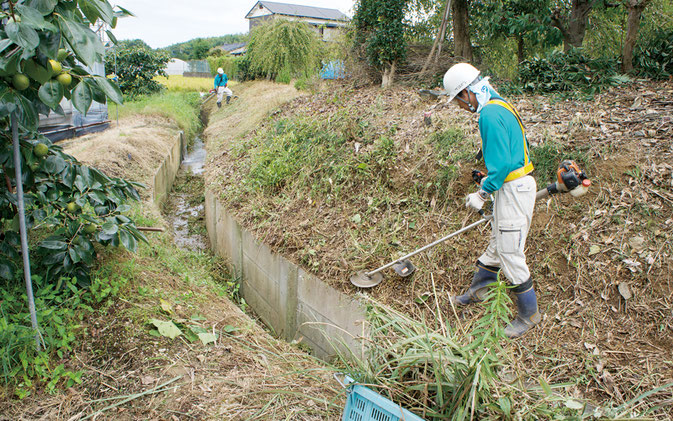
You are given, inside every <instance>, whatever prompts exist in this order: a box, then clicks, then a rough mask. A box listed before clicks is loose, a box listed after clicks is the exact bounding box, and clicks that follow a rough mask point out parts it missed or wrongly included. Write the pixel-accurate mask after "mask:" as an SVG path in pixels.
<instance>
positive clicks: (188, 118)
mask: <svg viewBox="0 0 673 421" xmlns="http://www.w3.org/2000/svg"><path fill="white" fill-rule="evenodd" d="M200 105H201V97H200V96H199V94H198V93H195V92H191V93H181V92H174V93H171V92H169V93H161V94H156V95H150V96H141V97H138V98H137V99H135V100H133V101H127V102H124V105H123V106H121V107H120V108H119V116H120V117H124V116H127V115H138V114H141V115H159V116H164V117H166V118H169V119H171V120H174V121H175V122H176V123H177V124H178V126H179V127H180V129H181V130H183V131H184V132H185V135H186V137H187V139H191V138H193V137H194V136H195V135H196V133H198V131H199V130H200V129H201V120H200V111H199V107H200Z"/></svg>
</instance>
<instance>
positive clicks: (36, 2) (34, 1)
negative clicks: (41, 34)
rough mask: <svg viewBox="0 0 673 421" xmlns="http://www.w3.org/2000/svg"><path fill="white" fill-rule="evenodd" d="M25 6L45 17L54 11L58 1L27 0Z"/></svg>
mask: <svg viewBox="0 0 673 421" xmlns="http://www.w3.org/2000/svg"><path fill="white" fill-rule="evenodd" d="M26 4H27V5H28V6H30V7H32V8H35V9H36V10H37V11H38V12H40V13H41V14H42V16H47V15H48V14H50V13H51V12H53V11H54V8H55V7H56V5H57V4H58V0H28V1H26Z"/></svg>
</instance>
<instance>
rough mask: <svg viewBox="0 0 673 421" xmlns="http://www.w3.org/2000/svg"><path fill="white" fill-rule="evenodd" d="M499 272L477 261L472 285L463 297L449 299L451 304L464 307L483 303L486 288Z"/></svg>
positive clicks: (496, 278) (496, 268) (496, 277)
mask: <svg viewBox="0 0 673 421" xmlns="http://www.w3.org/2000/svg"><path fill="white" fill-rule="evenodd" d="M499 270H500V268H498V267H495V266H486V265H485V264H483V263H481V262H480V261H479V260H477V270H476V271H475V272H474V277H473V278H472V284H470V287H469V288H468V289H467V291H466V292H465V293H464V294H463V295H456V296H451V297H449V298H450V300H451V302H452V303H453V304H456V305H459V306H466V305H468V304H472V303H478V302H481V301H483V300H484V297H485V296H486V292H487V291H488V288H487V286H488V285H489V284H492V283H493V282H495V281H497V280H498V271H499Z"/></svg>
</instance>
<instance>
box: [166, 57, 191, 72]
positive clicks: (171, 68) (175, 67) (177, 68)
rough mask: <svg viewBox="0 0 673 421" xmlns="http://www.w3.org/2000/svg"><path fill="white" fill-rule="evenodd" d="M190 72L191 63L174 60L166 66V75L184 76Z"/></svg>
mask: <svg viewBox="0 0 673 421" xmlns="http://www.w3.org/2000/svg"><path fill="white" fill-rule="evenodd" d="M188 71H189V63H187V62H186V61H184V60H180V59H179V58H172V59H171V61H169V62H168V63H167V64H166V74H167V75H169V76H171V75H178V76H182V75H183V74H184V73H185V72H188Z"/></svg>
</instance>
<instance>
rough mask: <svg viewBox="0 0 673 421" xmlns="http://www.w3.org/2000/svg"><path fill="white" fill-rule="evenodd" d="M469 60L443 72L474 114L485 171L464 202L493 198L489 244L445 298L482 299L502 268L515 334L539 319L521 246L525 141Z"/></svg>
mask: <svg viewBox="0 0 673 421" xmlns="http://www.w3.org/2000/svg"><path fill="white" fill-rule="evenodd" d="M479 73H480V72H479V70H477V69H476V68H474V67H473V66H472V65H470V64H468V63H459V64H456V65H454V66H452V67H451V68H450V69H449V70H448V71H447V72H446V74H445V75H444V89H445V91H446V93H447V95H448V98H449V101H454V102H455V103H456V104H458V106H459V107H460V108H462V109H464V110H467V111H469V112H472V113H479V133H480V135H481V141H482V152H483V157H484V162H485V164H486V169H487V172H488V173H487V175H486V177H484V178H483V179H482V180H481V187H480V189H479V191H478V192H476V193H471V194H469V195H468V196H467V200H466V206H467V208H468V209H472V210H474V211H481V209H482V207H483V206H484V203H485V202H486V201H487V200H489V199H491V198H492V199H493V201H494V203H493V221H492V231H491V238H490V243H489V245H488V248H487V249H486V251H485V252H484V254H482V255H481V257H479V260H477V269H476V271H475V274H474V277H473V279H472V284H471V285H470V287H469V288H468V290H467V291H466V292H465V293H464V294H463V295H458V296H452V297H450V298H451V300H452V302H453V303H454V304H457V305H467V304H471V303H475V302H479V301H482V300H483V298H484V295H485V294H486V292H487V287H488V285H489V284H491V283H493V282H495V281H496V280H497V277H498V272H499V271H500V270H502V272H503V274H504V275H505V277H506V278H507V279H508V280H509V281H510V282H511V283H512V284H513V286H514V287H513V292H514V294H515V295H516V303H517V310H518V314H517V316H516V318H515V319H514V320H512V321H511V322H510V323H509V324H508V325H507V327H506V328H505V334H506V335H507V336H508V337H510V338H514V337H519V336H521V335H523V334H524V333H525V332H526V331H528V330H529V329H530V328H531V327H533V326H534V325H536V324H537V323H539V322H540V320H541V316H540V312H539V311H538V305H537V297H536V295H535V290H534V289H533V280H532V278H531V276H530V271H529V270H528V265H527V264H526V256H525V254H524V248H525V245H526V237H527V235H528V230H529V228H530V224H531V219H532V216H533V207H534V205H535V194H536V190H537V187H536V184H535V179H534V178H533V177H532V176H531V175H530V173H531V172H532V171H533V164H532V163H531V162H530V159H529V148H528V141H527V140H526V134H525V130H524V126H523V122H522V121H521V117H520V116H519V114H518V113H517V112H516V110H515V109H514V108H513V107H512V105H511V104H509V103H508V102H506V101H505V100H504V99H503V98H502V97H500V95H498V93H497V92H496V91H495V89H493V87H492V86H491V84H490V83H489V81H488V78H482V77H481V76H479Z"/></svg>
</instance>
